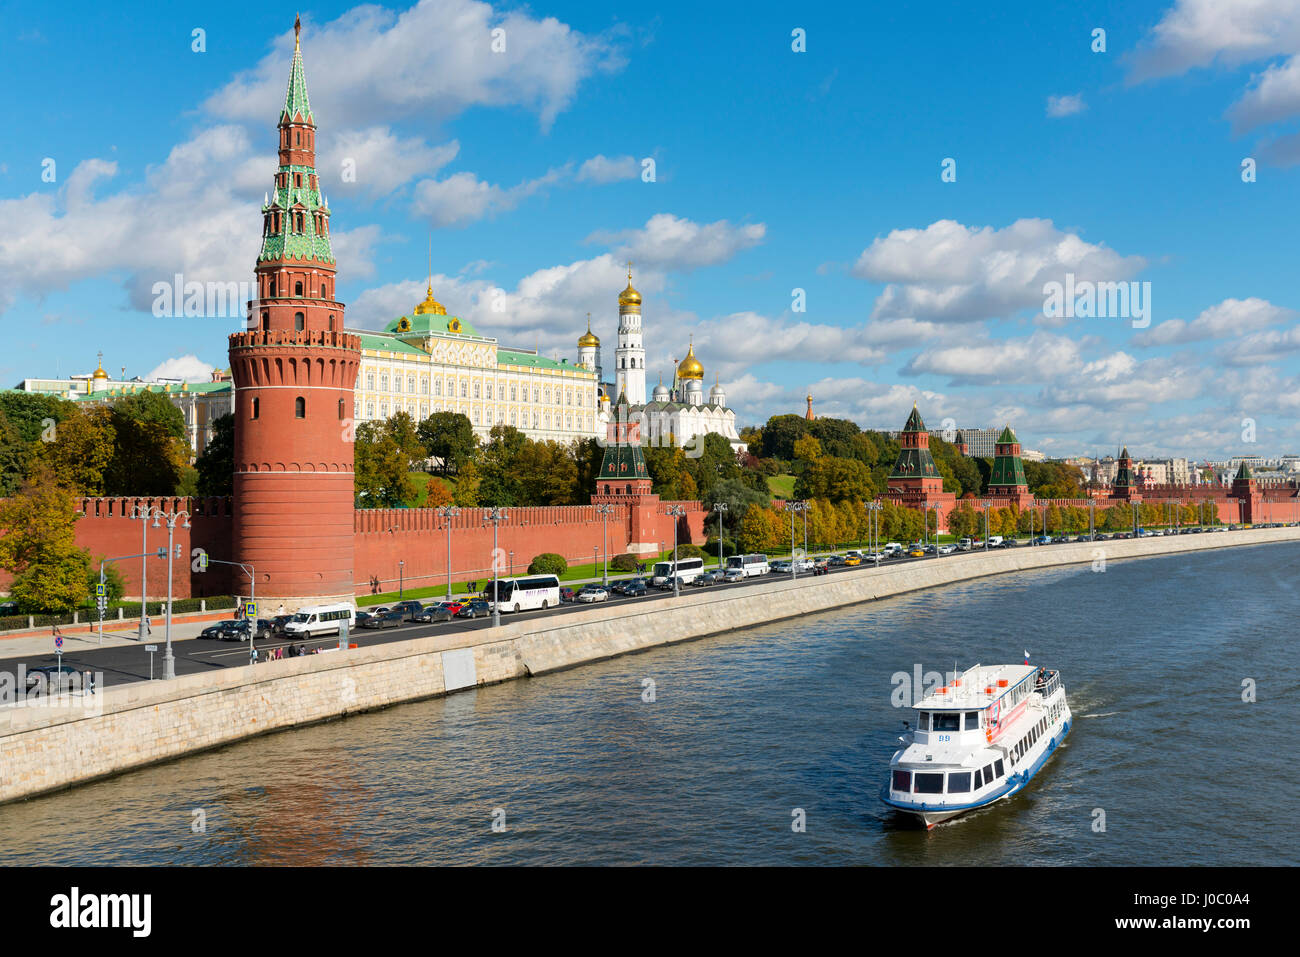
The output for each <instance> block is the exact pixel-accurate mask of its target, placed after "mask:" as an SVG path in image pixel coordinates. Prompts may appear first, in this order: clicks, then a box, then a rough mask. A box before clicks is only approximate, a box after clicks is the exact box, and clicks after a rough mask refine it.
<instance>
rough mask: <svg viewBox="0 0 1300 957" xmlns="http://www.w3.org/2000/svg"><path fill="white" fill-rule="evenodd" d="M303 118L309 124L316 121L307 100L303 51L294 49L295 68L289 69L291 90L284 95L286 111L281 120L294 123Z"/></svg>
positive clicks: (282, 113)
mask: <svg viewBox="0 0 1300 957" xmlns="http://www.w3.org/2000/svg"><path fill="white" fill-rule="evenodd" d="M297 116H301V117H302V118H303V119H304V120H306V121H307V122H308V123H314V122H315V121H314V120H313V119H312V116H311V103H309V102H308V100H307V77H306V74H305V73H304V71H303V68H302V51H301V50H299V49H298V48H297V47H294V51H293V66H292V67H290V68H289V89H288V90H286V91H285V94H284V110H282V111H281V113H280V120H281V122H284V121H285V120H286V119H287V120H290V121H292V120H293V119H294V117H297Z"/></svg>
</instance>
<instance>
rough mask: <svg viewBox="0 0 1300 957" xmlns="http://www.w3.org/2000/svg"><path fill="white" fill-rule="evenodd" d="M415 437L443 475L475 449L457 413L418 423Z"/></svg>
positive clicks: (467, 424) (475, 438)
mask: <svg viewBox="0 0 1300 957" xmlns="http://www.w3.org/2000/svg"><path fill="white" fill-rule="evenodd" d="M417 434H418V435H419V438H420V443H421V444H422V445H423V446H424V450H425V452H426V453H427V454H428V455H429V456H430V457H432V458H436V459H438V460H439V465H438V469H439V471H441V472H442V474H443V475H446V474H447V473H448V471H452V472H459V471H460V468H461V466H463V465H464V464H465V463H466V462H468V461H470V459H471V458H472V457H473V455H474V453H475V451H477V449H478V436H476V435H475V434H474V426H473V424H472V423H471V422H470V420H469V418H468V417H467V416H464V415H462V414H461V413H459V412H435V413H433V415H431V416H429V417H428V418H427V419H425V420H424V421H423V422H421V423H420V425H419V428H418V430H417ZM597 467H599V466H597Z"/></svg>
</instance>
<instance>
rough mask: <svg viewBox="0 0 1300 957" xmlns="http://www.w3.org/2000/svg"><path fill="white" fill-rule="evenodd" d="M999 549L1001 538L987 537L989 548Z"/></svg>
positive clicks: (995, 536) (997, 536) (998, 536)
mask: <svg viewBox="0 0 1300 957" xmlns="http://www.w3.org/2000/svg"><path fill="white" fill-rule="evenodd" d="M1001 547H1002V536H1001V535H990V536H989V548H1001Z"/></svg>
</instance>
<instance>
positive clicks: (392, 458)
mask: <svg viewBox="0 0 1300 957" xmlns="http://www.w3.org/2000/svg"><path fill="white" fill-rule="evenodd" d="M353 460H354V464H353V467H354V469H355V489H356V500H357V507H358V508H393V507H396V506H403V505H410V504H412V503H413V502H414V501H415V496H416V491H415V485H414V483H413V482H412V481H411V475H410V459H409V458H408V457H407V454H406V452H405V451H403V450H402V448H401V447H400V446H399V445H398V444H397V440H396V439H394V438H393V436H392V435H391V434H389V432H388V430H387V428H386V427H385V425H384V423H382V422H363V423H361V425H359V426H358V427H357V431H356V442H355V449H354V456H353Z"/></svg>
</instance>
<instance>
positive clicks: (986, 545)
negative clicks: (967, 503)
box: [984, 502, 993, 552]
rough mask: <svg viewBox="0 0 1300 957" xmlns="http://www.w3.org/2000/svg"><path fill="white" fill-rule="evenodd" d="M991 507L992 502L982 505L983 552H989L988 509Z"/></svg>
mask: <svg viewBox="0 0 1300 957" xmlns="http://www.w3.org/2000/svg"><path fill="white" fill-rule="evenodd" d="M992 507H993V503H992V502H985V503H984V551H986V552H987V551H988V550H989V509H991V508H992Z"/></svg>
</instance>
